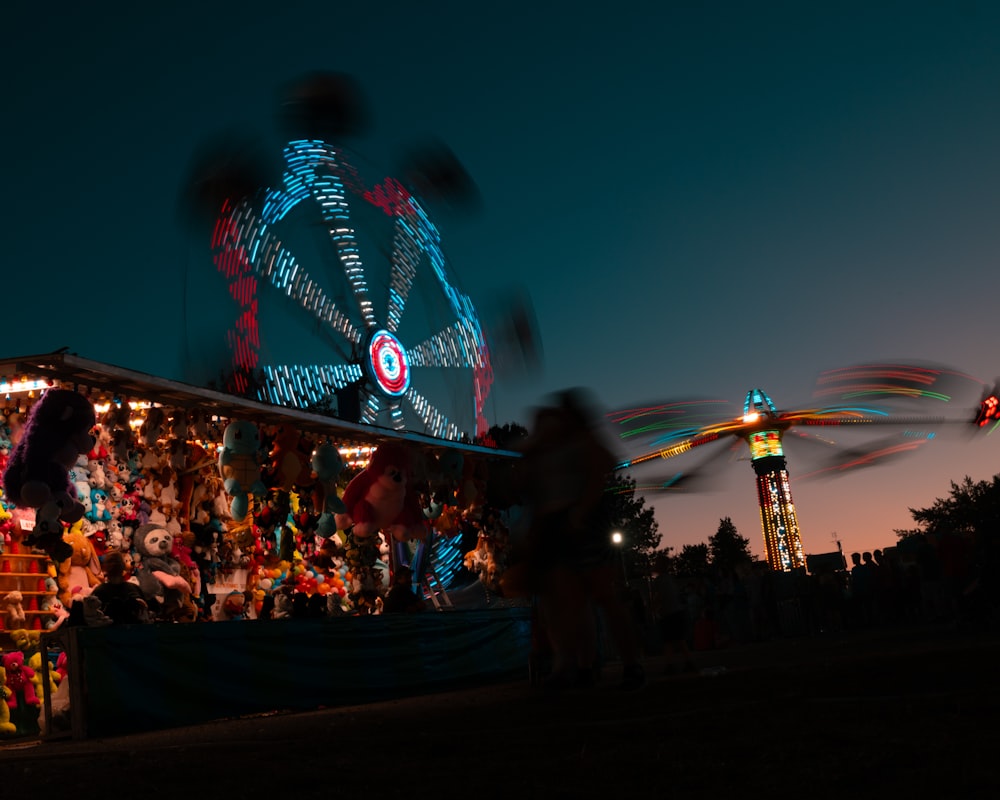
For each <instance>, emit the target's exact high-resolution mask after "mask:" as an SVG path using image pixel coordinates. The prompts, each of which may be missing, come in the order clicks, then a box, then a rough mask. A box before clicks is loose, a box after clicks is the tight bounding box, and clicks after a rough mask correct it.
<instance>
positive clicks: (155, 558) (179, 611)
mask: <svg viewBox="0 0 1000 800" xmlns="http://www.w3.org/2000/svg"><path fill="white" fill-rule="evenodd" d="M134 546H135V551H136V553H138V554H139V556H140V557H141V560H140V561H139V564H138V567H137V569H136V571H135V572H136V577H137V578H138V580H139V588H140V589H141V590H142V594H143V596H144V597H145V598H146V602H147V603H148V604H149V607H150V608H151V609H154V610H155V611H156V612H157V616H159V617H161V618H164V619H174V618H176V617H179V616H186V615H187V609H188V607H189V605H190V604H191V584H189V583H188V582H187V581H186V580H184V578H183V577H182V576H181V563H180V561H178V560H177V559H176V558H174V556H173V555H172V553H173V548H174V535H173V534H172V533H171V532H170V531H168V530H167V529H166V528H163V527H161V526H160V525H156V524H155V523H146V524H145V525H140V526H139V527H138V528H137V529H136V532H135V536H134Z"/></svg>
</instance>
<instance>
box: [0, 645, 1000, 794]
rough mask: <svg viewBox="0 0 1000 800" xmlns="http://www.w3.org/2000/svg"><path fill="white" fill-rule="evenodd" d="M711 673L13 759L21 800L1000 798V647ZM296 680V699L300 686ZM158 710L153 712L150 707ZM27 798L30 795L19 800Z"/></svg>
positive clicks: (353, 712)
mask: <svg viewBox="0 0 1000 800" xmlns="http://www.w3.org/2000/svg"><path fill="white" fill-rule="evenodd" d="M697 658H698V662H699V667H702V668H703V669H702V670H701V671H699V672H697V673H694V674H690V675H684V676H672V675H671V676H668V675H666V674H665V673H664V669H663V667H664V661H663V657H662V656H651V657H648V658H647V659H646V662H645V666H646V669H647V671H648V677H649V681H648V684H647V686H646V687H645V688H643V689H642V690H640V691H638V692H634V693H623V692H621V691H619V690H618V689H617V686H616V684H617V679H618V665H617V664H615V663H611V664H609V665H608V666H607V667H606V669H605V673H604V675H603V679H602V681H601V683H600V684H599V685H598V686H597V687H596V688H594V689H590V690H587V691H579V692H573V693H566V694H562V695H559V696H555V697H550V696H546V695H545V694H543V693H541V692H540V691H539V690H537V689H535V688H534V687H532V686H530V685H529V683H528V681H527V670H526V677H525V680H524V681H518V682H512V683H504V684H499V685H490V686H485V687H482V688H476V689H464V690H461V691H456V692H452V693H446V694H434V695H425V696H420V697H414V698H407V699H403V700H397V701H391V702H384V703H375V704H370V705H364V706H353V707H345V708H336V709H324V710H317V711H313V712H308V713H298V714H281V713H276V714H272V715H266V716H258V717H252V718H244V719H237V720H227V721H223V722H217V723H211V724H207V725H200V726H197V727H190V728H179V729H173V730H169V731H162V732H154V733H145V734H139V735H133V736H129V737H122V738H111V739H98V740H86V741H74V740H71V739H61V740H48V741H34V740H32V741H28V740H22V741H10V742H6V743H5V744H3V745H0V786H2V787H3V796H4V797H23V796H28V795H27V794H26V793H28V792H31V793H34V796H46V797H52V796H57V794H58V795H62V794H63V793H66V792H71V793H72V795H73V796H81V792H82V794H83V796H87V797H90V796H93V797H97V796H109V797H114V796H120V797H141V798H152V797H166V796H170V797H191V796H199V797H200V796H207V797H225V798H234V799H235V798H244V797H246V798H261V797H268V796H274V795H279V796H280V795H288V794H291V795H293V796H296V797H319V798H337V797H345V798H346V797H351V798H357V797H367V798H381V797H411V798H414V797H415V798H421V797H434V798H450V797H455V796H461V797H497V798H535V797H537V798H553V797H556V798H562V797H587V798H590V797H607V798H620V797H631V796H647V795H648V796H653V793H654V792H655V793H656V795H657V796H662V795H665V794H666V795H670V796H673V797H678V798H700V797H706V798H728V797H730V796H733V795H737V796H747V797H756V796H760V797H795V798H804V797H806V798H856V797H886V798H890V797H891V798H898V797H908V798H923V797H932V798H973V797H975V798H979V797H995V796H998V792H1000V789H998V776H1000V747H998V745H1000V732H998V730H997V727H998V724H1000V680H998V677H1000V672H998V668H997V665H998V663H1000V661H998V659H1000V636H998V635H997V633H996V631H995V630H990V631H987V630H984V629H975V630H973V629H955V628H952V627H947V626H942V627H920V628H907V629H895V630H891V631H871V632H860V633H852V634H838V635H831V636H829V637H813V638H802V639H784V640H778V641H773V642H768V643H761V644H752V645H745V646H740V647H733V648H729V649H725V650H716V651H709V652H702V653H698V654H697ZM287 679H290V680H294V676H288V677H287ZM136 702H141V698H136ZM15 792H16V794H15Z"/></svg>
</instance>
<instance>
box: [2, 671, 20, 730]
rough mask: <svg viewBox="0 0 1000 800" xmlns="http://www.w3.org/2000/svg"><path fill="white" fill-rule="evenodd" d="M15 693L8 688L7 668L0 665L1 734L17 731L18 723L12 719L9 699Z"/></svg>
mask: <svg viewBox="0 0 1000 800" xmlns="http://www.w3.org/2000/svg"><path fill="white" fill-rule="evenodd" d="M13 694H14V693H13V692H12V691H11V690H10V689H8V688H7V670H5V669H4V668H3V667H0V734H5V733H17V725H15V724H14V723H13V722H11V721H10V707H9V706H8V705H7V699H8V698H9V697H11V695H13Z"/></svg>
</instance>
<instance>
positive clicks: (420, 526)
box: [336, 443, 427, 542]
mask: <svg viewBox="0 0 1000 800" xmlns="http://www.w3.org/2000/svg"><path fill="white" fill-rule="evenodd" d="M343 502H344V507H345V508H346V509H347V513H346V514H337V515H336V522H337V528H338V529H340V530H347V529H348V528H350V527H351V526H352V525H353V526H354V536H355V538H357V539H367V538H370V537H372V536H374V535H375V534H376V533H378V532H379V531H380V530H386V531H388V532H389V533H390V534H391V536H392V538H393V539H395V540H396V541H400V542H402V541H406V540H407V539H421V540H423V539H425V538H426V537H427V526H426V523H425V520H424V514H423V511H422V509H421V508H420V498H419V494H418V492H417V491H416V490H415V489H414V488H413V486H412V474H411V461H410V454H409V452H408V451H407V450H406V448H405V447H404V446H403V445H400V444H395V443H390V444H383V445H380V446H379V447H378V449H376V450H375V452H374V454H373V455H372V460H371V461H370V462H369V464H368V466H367V467H366V468H365V469H364V470H362V471H361V472H360V473H358V474H357V475H356V476H354V478H352V479H351V482H350V483H349V484H347V488H346V489H345V490H344V497H343Z"/></svg>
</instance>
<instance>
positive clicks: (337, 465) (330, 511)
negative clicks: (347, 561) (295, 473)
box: [312, 444, 347, 539]
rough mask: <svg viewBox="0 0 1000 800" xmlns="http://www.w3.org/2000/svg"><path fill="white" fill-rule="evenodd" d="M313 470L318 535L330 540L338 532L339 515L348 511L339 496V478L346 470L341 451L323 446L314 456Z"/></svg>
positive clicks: (315, 451)
mask: <svg viewBox="0 0 1000 800" xmlns="http://www.w3.org/2000/svg"><path fill="white" fill-rule="evenodd" d="M312 469H313V472H314V473H315V474H316V487H315V489H314V490H313V508H314V509H315V510H317V511H319V512H320V516H319V521H318V522H317V523H316V533H318V534H319V535H320V536H322V537H323V538H324V539H329V538H330V537H331V536H333V534H334V533H336V532H337V515H338V514H341V515H342V514H344V513H345V512H346V511H347V509H346V507H345V506H344V501H343V500H341V499H340V495H338V494H337V476H338V475H340V473H341V472H342V471H343V469H344V462H343V461H342V460H341V458H340V451H339V450H338V449H337V448H336V446H335V445H332V444H321V445H320V446H319V447H317V448H316V449H315V450H314V451H313V454H312Z"/></svg>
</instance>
